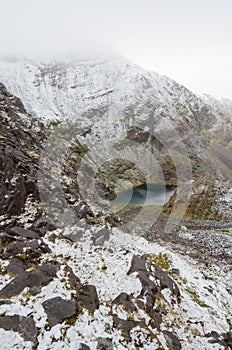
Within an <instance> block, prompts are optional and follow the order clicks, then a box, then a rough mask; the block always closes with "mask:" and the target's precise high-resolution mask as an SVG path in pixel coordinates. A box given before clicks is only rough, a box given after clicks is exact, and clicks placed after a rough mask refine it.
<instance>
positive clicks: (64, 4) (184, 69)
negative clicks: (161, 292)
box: [0, 0, 232, 99]
mask: <svg viewBox="0 0 232 350" xmlns="http://www.w3.org/2000/svg"><path fill="white" fill-rule="evenodd" d="M231 13H232V2H231V0H221V1H217V0H216V1H215V0H214V1H212V0H211V1H209V0H204V1H200V0H195V1H191V0H159V1H157V0H83V1H80V0H47V1H45V0H39V1H35V0H0V56H6V55H12V54H13V55H18V56H22V55H23V56H33V57H36V56H47V57H53V56H56V57H61V56H69V55H81V56H89V55H103V54H104V55H105V54H107V55H108V54H111V53H114V54H115V53H116V52H118V53H120V54H121V55H123V56H125V57H127V58H128V59H130V60H131V61H133V62H135V63H137V64H139V65H141V66H143V67H144V68H146V69H150V70H154V71H157V72H158V73H161V74H165V75H167V76H169V77H171V78H173V79H175V80H176V81H178V82H180V83H182V84H184V85H185V86H187V87H188V88H190V89H192V90H193V91H195V92H198V93H203V92H206V93H209V94H212V95H214V96H216V97H228V98H231V99H232V70H231V62H232V47H231V38H232V21H231V18H230V17H231Z"/></svg>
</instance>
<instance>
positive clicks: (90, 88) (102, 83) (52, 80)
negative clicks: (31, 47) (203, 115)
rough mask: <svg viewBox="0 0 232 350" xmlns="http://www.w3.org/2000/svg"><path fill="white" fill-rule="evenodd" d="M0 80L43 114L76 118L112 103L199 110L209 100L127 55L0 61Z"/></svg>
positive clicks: (40, 115)
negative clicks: (62, 59)
mask: <svg viewBox="0 0 232 350" xmlns="http://www.w3.org/2000/svg"><path fill="white" fill-rule="evenodd" d="M0 80H1V81H2V82H3V83H4V84H5V85H6V87H7V89H8V90H9V91H10V92H12V93H13V94H14V95H16V96H18V97H20V99H21V100H22V101H23V103H24V104H25V106H26V108H27V110H28V111H29V112H30V113H32V114H33V115H35V116H36V117H38V118H43V119H45V120H49V119H56V118H58V119H64V118H70V119H74V120H75V119H76V118H79V117H80V114H82V113H83V112H86V111H88V110H92V109H95V108H99V107H104V106H109V105H110V104H111V103H124V104H125V106H127V105H132V104H135V103H137V104H138V103H142V104H145V103H146V102H150V103H153V104H156V105H157V106H160V105H161V106H164V105H166V106H168V107H171V106H176V108H181V106H185V109H186V110H189V112H190V111H198V110H199V108H201V107H202V106H203V105H204V102H203V101H202V100H201V99H200V98H199V97H197V96H196V95H194V94H193V93H191V92H190V91H189V90H187V89H186V88H184V87H183V86H181V85H180V84H177V83H176V82H174V81H173V80H171V79H169V78H167V77H165V76H161V75H159V74H157V73H154V72H148V71H146V70H144V69H142V68H140V67H138V66H137V65H135V64H133V63H131V62H129V61H127V60H126V59H124V58H122V57H112V58H108V59H104V60H100V59H91V60H90V59H86V60H71V61H65V62H56V61H54V62H46V61H40V60H30V59H18V60H17V59H16V60H14V61H4V60H1V62H0Z"/></svg>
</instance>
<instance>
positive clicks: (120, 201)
mask: <svg viewBox="0 0 232 350" xmlns="http://www.w3.org/2000/svg"><path fill="white" fill-rule="evenodd" d="M174 192H175V190H173V189H170V188H167V187H166V186H162V185H154V184H144V185H140V186H138V187H134V188H131V189H129V190H126V191H124V192H121V193H119V194H118V195H117V197H116V198H115V199H114V200H113V201H112V204H116V205H125V204H130V205H138V206H145V205H152V204H156V205H164V204H165V203H167V202H168V201H169V199H170V197H171V196H172V194H173V193H174Z"/></svg>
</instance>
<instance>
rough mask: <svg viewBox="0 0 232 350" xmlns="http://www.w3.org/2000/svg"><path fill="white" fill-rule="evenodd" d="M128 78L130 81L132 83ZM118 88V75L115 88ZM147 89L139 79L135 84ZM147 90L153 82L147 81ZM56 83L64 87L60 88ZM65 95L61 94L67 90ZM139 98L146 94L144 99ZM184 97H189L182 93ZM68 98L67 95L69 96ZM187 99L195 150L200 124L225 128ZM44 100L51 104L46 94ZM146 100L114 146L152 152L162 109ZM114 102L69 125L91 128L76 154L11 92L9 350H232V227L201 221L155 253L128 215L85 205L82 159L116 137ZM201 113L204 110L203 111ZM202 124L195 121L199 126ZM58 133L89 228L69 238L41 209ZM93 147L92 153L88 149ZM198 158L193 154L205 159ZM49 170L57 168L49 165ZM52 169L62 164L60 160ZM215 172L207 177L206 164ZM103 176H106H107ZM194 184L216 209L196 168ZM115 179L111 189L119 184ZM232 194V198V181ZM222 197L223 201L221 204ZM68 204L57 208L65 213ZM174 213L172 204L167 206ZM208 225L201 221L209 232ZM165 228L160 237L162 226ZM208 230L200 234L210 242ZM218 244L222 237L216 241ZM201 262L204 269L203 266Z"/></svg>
mask: <svg viewBox="0 0 232 350" xmlns="http://www.w3.org/2000/svg"><path fill="white" fill-rule="evenodd" d="M89 69H90V68H89ZM94 69H96V66H95V65H94ZM4 74H5V73H4ZM49 74H50V73H49ZM129 75H130V76H131V72H130V74H129ZM21 78H22V76H21ZM21 78H20V79H21ZM111 78H112V76H111V77H110V78H109V80H110V79H111ZM137 79H138V77H137V76H136V79H135V80H136V81H137ZM15 81H16V80H15ZM29 81H30V80H29ZM52 81H53V78H52ZM58 81H59V79H58ZM142 81H143V83H144V80H143V79H142ZM165 81H166V80H165ZM53 82H54V81H53ZM60 82H62V79H60ZM37 83H38V82H37ZM57 83H58V82H57ZM143 83H142V86H144V85H143ZM54 84H55V85H56V82H54ZM173 84H174V83H173ZM19 86H20V85H19ZM173 86H174V85H173ZM21 89H22V88H21ZM60 89H61V90H62V86H60ZM140 89H141V92H142V90H143V88H141V87H140ZM173 89H174V87H173ZM176 89H177V90H178V87H176ZM22 91H23V89H22ZM89 91H91V90H89ZM136 91H137V87H136ZM184 92H185V89H184V88H183V90H182V92H176V96H175V98H176V100H175V101H176V102H175V105H176V103H178V99H180V100H181V98H182V97H181V96H182V94H183V93H184ZM27 93H28V94H30V93H33V89H32V92H30V91H29V88H28V90H27ZM60 94H61V95H62V91H61V92H60ZM178 94H179V95H178ZM186 94H187V95H188V94H189V95H188V96H189V97H188V98H189V101H188V104H187V106H186V107H183V106H181V113H182V112H183V115H182V114H180V116H179V119H178V120H177V121H176V124H175V129H178V128H179V129H178V130H179V132H180V133H182V134H181V135H182V137H183V135H184V134H183V133H184V130H190V129H191V125H189V129H188V127H186V129H184V127H183V125H185V126H187V125H188V122H187V120H188V118H190V116H192V115H194V119H193V125H194V123H195V126H194V127H193V128H194V134H193V136H190V135H189V134H188V137H187V143H186V144H187V145H188V150H190V149H191V147H193V145H196V144H197V140H198V137H199V136H201V129H200V126H199V125H200V123H203V124H204V123H206V121H207V123H209V124H207V125H209V126H210V125H211V124H210V123H211V122H212V130H213V128H214V127H215V125H217V124H215V123H213V121H214V120H216V118H217V120H218V109H219V107H217V108H218V109H217V110H215V111H216V112H215V111H214V112H212V111H211V109H210V108H209V107H204V106H205V105H204V104H203V105H202V106H203V107H199V106H200V105H197V102H196V101H195V102H194V103H193V107H191V108H193V110H191V111H190V106H192V105H191V98H192V97H191V96H193V95H191V93H190V92H189V93H188V92H186ZM187 95H186V96H187ZM41 96H42V97H41V99H42V100H43V98H44V97H43V96H44V95H43V94H41ZM131 96H132V93H131V95H130V91H129V92H128V97H127V98H126V99H128V101H129V100H130V98H131ZM139 96H140V101H139V102H138V101H137V102H136V103H135V105H133V104H131V100H130V101H129V102H128V101H127V102H128V105H127V106H126V108H125V106H124V107H123V109H120V118H119V119H120V122H119V123H118V124H119V125H115V123H113V124H110V123H108V124H107V125H108V126H109V136H108V138H109V140H108V143H107V145H108V144H109V143H110V142H112V140H114V132H116V133H117V131H122V134H123V133H124V134H125V132H124V131H125V130H126V135H127V139H129V140H132V141H133V140H134V141H135V142H136V145H137V144H139V145H141V144H143V143H144V144H146V143H147V141H148V139H149V134H148V135H147V134H146V130H144V128H142V127H143V126H144V125H147V121H148V116H149V118H150V114H149V113H151V110H152V111H153V110H154V103H153V104H149V105H148V104H147V99H146V98H145V102H144V103H143V104H142V102H141V101H142V100H143V98H144V97H143V96H142V95H139ZM177 96H179V98H177ZM25 98H26V95H25ZM49 98H50V97H49ZM186 98H187V97H186ZM70 99H71V98H70ZM103 99H105V97H104V96H99V100H98V99H97V100H98V102H96V101H95V102H96V106H97V107H96V106H95V105H94V108H93V109H91V111H90V110H89V109H88V106H87V110H88V112H86V114H85V113H83V124H81V123H80V125H79V124H78V125H77V124H76V123H73V124H70V125H73V126H74V127H75V128H76V129H78V128H79V129H80V130H78V132H79V133H78V137H79V134H80V141H81V142H79V139H78V140H75V142H74V143H72V142H71V145H70V141H73V140H72V139H71V140H70V139H69V138H68V139H65V137H66V136H67V135H66V129H67V127H65V128H64V129H63V128H62V126H60V125H59V123H58V124H57V121H54V122H53V123H51V126H50V129H49V128H48V127H46V126H44V125H43V124H42V123H41V122H40V121H38V120H37V119H36V118H35V116H33V117H32V116H31V115H30V114H28V113H27V112H26V110H25V108H24V106H23V105H22V103H21V101H20V100H19V99H18V98H16V97H14V96H13V95H11V94H10V93H9V92H8V91H7V90H6V88H5V87H4V86H3V85H0V116H1V119H0V125H1V154H0V155H1V157H0V159H1V173H0V175H1V176H0V181H1V210H2V212H1V214H2V215H1V217H0V232H1V237H0V238H1V239H0V241H1V246H0V248H1V276H0V280H1V290H0V299H1V300H0V313H1V316H0V334H1V339H2V344H1V346H2V348H3V349H5V350H12V349H20V350H21V349H39V350H44V349H45V348H46V349H48V348H50V349H70V348H71V349H72V348H73V349H76V348H79V349H91V350H95V349H118V350H126V349H134V350H136V349H138V348H144V349H157V350H158V349H165V350H170V349H183V350H192V349H193V348H194V349H199V350H200V349H209V350H211V349H216V350H222V349H231V348H232V345H231V321H230V320H231V315H230V305H231V302H232V301H231V285H230V281H231V271H230V265H229V258H230V256H231V254H230V251H231V226H228V224H227V222H225V223H223V224H224V225H225V226H223V227H221V226H220V221H218V223H217V225H219V226H217V225H216V224H214V226H215V227H214V229H212V226H209V230H208V231H205V230H204V229H202V227H201V226H200V225H201V221H200V222H199V221H196V222H195V227H193V223H192V222H190V221H189V220H187V222H185V223H183V226H182V227H181V228H180V230H179V233H178V235H176V234H175V235H173V236H170V235H166V237H165V238H166V239H164V237H158V236H156V235H153V236H152V237H150V238H151V240H153V242H148V241H147V240H146V239H145V238H142V237H141V236H138V235H135V234H134V232H126V231H123V230H121V229H120V225H121V223H120V220H119V221H117V220H118V218H117V216H114V215H108V214H107V212H106V213H104V212H100V211H99V210H98V209H97V208H95V207H91V205H87V203H85V198H84V197H83V193H82V192H81V191H80V187H79V182H78V178H76V177H75V174H76V171H77V168H78V167H77V166H78V165H79V163H80V162H81V160H82V157H83V156H85V154H86V153H87V152H88V147H91V146H92V145H93V147H94V145H95V144H96V143H97V140H98V138H97V135H98V136H99V135H100V136H102V135H103V136H104V135H105V134H104V133H101V129H102V128H103V125H104V121H105V120H106V119H104V111H103V110H102V109H101V108H102V104H104V103H105V102H104V103H103V102H102V101H103ZM43 101H44V100H43ZM48 101H49V99H48ZM51 101H53V100H51ZM156 101H157V104H160V103H161V102H159V99H158V98H157V99H156ZM95 102H94V104H95ZM108 102H109V101H108ZM153 102H154V101H153ZM185 102H186V101H185ZM98 103H99V105H97V104H98ZM201 103H202V102H200V100H199V104H201ZM100 106H101V107H100ZM43 107H44V108H45V109H44V111H48V110H49V108H48V105H47V107H46V104H44V105H43ZM169 107H170V105H169V104H166V107H165V103H164V104H163V105H162V111H161V112H160V113H161V114H159V115H162V116H163V118H167V117H168V115H169V113H170V110H171V109H170V108H169ZM46 108H47V109H46ZM105 108H106V107H105ZM165 108H166V109H165ZM175 108H176V107H175ZM201 108H203V109H201ZM204 108H206V109H204ZM215 108H216V107H215ZM220 108H222V107H220ZM99 109H100V110H99ZM177 109H178V108H176V109H175V114H173V115H172V116H170V120H169V122H172V121H173V120H174V119H175V118H174V116H176V115H177ZM51 110H52V109H50V111H51ZM139 110H140V111H141V110H144V111H145V112H144V115H143V117H144V125H143V124H139V125H136V126H137V127H138V126H139V127H141V128H139V127H138V128H137V129H136V128H135V127H134V125H132V126H133V128H131V125H129V124H128V125H127V124H126V126H128V128H126V129H125V130H124V128H125V120H126V119H127V118H128V119H129V120H130V119H131V118H132V116H133V117H135V115H137V114H136V113H138V114H139ZM184 111H185V112H186V114H185V113H184ZM203 111H204V116H203V117H204V118H202V119H201V118H200V113H203ZM117 112H118V109H117ZM148 112H149V113H148ZM98 113H99V114H98ZM208 113H209V114H208ZM211 113H212V115H211ZM223 113H225V112H223ZM108 115H109V114H108ZM110 115H111V114H110ZM139 115H140V114H139ZM91 118H92V119H91ZM102 118H103V119H102ZM228 118H229V114H228ZM158 119H159V118H158ZM172 119H173V120H172ZM85 120H89V121H90V122H89V123H90V124H88V127H90V125H91V128H90V129H91V131H89V130H87V128H86V125H85ZM191 120H192V118H190V121H189V123H190V122H191ZM199 120H200V122H199ZM228 120H229V119H228ZM183 123H184V124H183ZM109 124H110V125H109ZM222 124H223V123H222ZM81 125H82V126H83V127H81ZM181 125H182V126H181ZM204 125H205V124H204ZM225 125H226V122H225V124H223V126H221V127H220V128H219V129H217V130H219V131H220V133H221V134H220V135H223V140H224V135H225V133H224V131H225ZM111 126H112V128H111ZM76 129H75V131H76ZM198 129H199V130H198ZM56 132H58V135H61V136H62V137H63V138H64V139H65V143H64V145H65V147H66V144H68V148H67V153H66V155H65V158H64V164H63V168H62V172H61V183H62V186H63V192H64V193H65V195H64V198H65V199H66V201H67V202H68V203H69V204H70V205H71V207H72V208H74V209H75V213H76V215H77V217H78V215H79V217H78V220H77V221H76V222H73V223H72V225H67V226H64V227H60V228H57V227H55V226H54V223H52V222H51V220H50V219H51V217H50V218H49V217H47V216H46V208H44V206H43V205H41V202H40V197H39V193H38V192H39V191H38V181H37V174H38V170H39V167H41V165H42V163H41V160H40V156H41V152H42V151H41V150H42V149H43V147H44V146H45V145H46V144H48V141H47V140H49V142H51V141H52V139H51V136H50V135H51V134H52V135H55V136H56ZM86 132H87V133H86ZM85 133H86V134H85ZM195 133H196V135H195ZM212 135H213V136H212V138H216V137H217V140H218V142H219V141H220V142H221V141H222V139H220V137H219V132H217V136H215V133H213V134H212ZM68 136H70V134H68ZM191 137H192V138H191ZM122 140H123V139H122V137H121V135H120V140H119V141H120V144H119V146H118V147H122ZM123 142H128V140H126V141H125V140H123ZM150 142H151V141H150V139H149V146H150V145H151V144H152V142H153V143H154V144H155V146H156V148H158V149H160V148H162V145H160V144H159V142H158V141H157V140H156V139H155V138H154V139H153V141H152V142H151V143H150ZM204 142H205V139H204V138H202V140H199V144H197V146H196V147H197V148H196V149H197V150H199V154H198V155H197V159H198V160H197V162H198V161H199V159H204V156H205V153H206V150H205V149H204V147H205V145H206V143H204ZM86 144H87V145H88V147H87V146H86V147H87V148H86V147H83V145H86ZM61 145H62V144H61ZM203 146H204V147H203ZM222 146H223V147H227V145H222ZM97 149H98V148H97ZM196 149H195V148H194V151H195V152H196ZM209 149H211V148H209ZM52 150H53V156H54V155H56V149H55V147H54V148H53V149H52ZM165 152H166V150H163V154H161V156H160V158H161V159H160V164H162V163H161V160H162V157H163V156H166V153H168V152H166V153H165ZM207 152H208V149H207ZM51 153H52V152H51ZM64 153H65V152H64ZM103 154H104V153H103ZM136 156H137V155H136ZM190 158H191V160H193V159H194V157H190ZM219 160H220V162H221V163H223V164H224V165H225V167H224V168H223V170H224V173H225V174H224V173H223V174H222V172H221V171H218V173H217V172H216V173H217V174H218V177H217V181H218V183H216V182H215V186H216V187H217V191H218V187H219V186H221V183H222V182H221V181H220V179H221V180H223V181H224V176H226V174H228V172H227V173H226V170H227V171H228V169H230V167H229V166H230V165H228V162H225V161H224V160H223V161H222V160H221V158H220V157H219V156H218V157H217V158H216V157H215V160H214V163H213V164H214V165H215V169H216V170H217V169H219V170H220V169H221V167H222V164H221V163H220V164H221V165H220V166H221V167H218V164H217V161H219ZM168 161H170V160H169V159H168ZM165 164H166V163H165V162H164V164H163V165H162V166H163V168H162V170H163V171H165V170H166V171H167V175H166V180H168V179H170V178H171V176H170V173H171V171H170V168H171V166H169V167H168V168H167V167H165ZM192 164H193V163H192ZM210 164H211V163H210ZM45 165H46V167H48V168H49V163H46V164H45ZM52 165H53V166H54V165H55V166H57V165H59V159H56V160H55V162H53V163H52ZM113 165H115V163H111V164H110V165H109V169H114V167H113ZM119 165H120V167H121V168H123V166H124V169H122V170H120V167H119ZM122 165H123V166H122ZM207 165H208V163H207ZM212 166H213V165H212ZM46 167H44V168H43V171H45V173H44V174H46V176H47V177H45V178H46V179H47V181H46V182H47V183H48V184H49V186H48V187H46V190H48V191H49V192H50V193H51V195H52V194H53V195H54V196H55V193H56V192H55V191H54V187H53V185H54V179H56V175H57V169H53V168H52V169H48V170H49V171H48V173H47V172H46V169H47V168H46ZM193 168H194V167H193ZM104 169H106V167H104ZM104 169H103V170H104ZM116 169H117V172H118V170H120V171H122V175H123V176H122V178H123V179H124V180H125V178H126V175H128V169H129V167H128V164H120V163H117V164H116ZM130 169H131V172H129V177H130V178H132V179H133V176H134V177H135V175H133V174H136V176H137V175H138V172H135V171H134V170H133V168H130ZM204 169H207V166H206V165H205V168H204ZM135 170H136V169H135ZM120 171H119V174H120ZM208 171H209V170H208ZM102 173H103V175H104V171H103V172H102ZM106 173H107V172H106ZM193 173H194V174H195V181H196V182H197V186H199V187H196V188H195V190H197V189H199V190H200V191H201V192H200V193H201V199H202V203H203V205H204V206H206V203H207V202H205V198H206V197H207V196H208V194H209V193H208V192H207V189H206V188H203V187H204V186H203V181H202V180H203V179H201V178H200V176H199V174H200V171H198V175H197V167H196V169H195V170H194V171H193ZM84 174H85V173H84ZM214 174H215V173H214ZM101 175H102V174H100V175H99V179H100V180H99V186H100V185H101V183H102V182H101V181H103V183H104V180H105V179H106V178H104V176H103V180H102V177H101ZM49 176H50V177H49ZM53 177H54V178H53ZM112 178H113V176H112ZM112 178H110V181H108V182H109V183H112ZM206 179H207V177H206V178H204V181H205V184H206V185H207V184H208V185H209V184H210V182H206ZM211 179H212V178H210V180H211ZM86 180H87V179H86ZM106 180H107V179H106ZM108 180H109V179H108ZM200 180H201V182H200ZM50 181H51V182H50ZM227 186H228V188H229V186H230V184H229V182H228V185H227ZM200 188H201V189H200ZM104 189H105V188H104V187H103V190H104ZM223 191H224V189H223V188H222V189H221V190H220V193H219V194H220V195H221V197H222V198H223ZM110 193H111V192H110ZM211 193H212V192H211ZM227 195H228V192H227ZM217 198H218V200H219V199H220V196H219V197H217ZM222 198H221V201H222ZM62 199H63V198H58V202H57V204H59V203H60V202H59V200H62ZM214 199H215V198H214ZM224 199H225V197H224ZM198 201H199V196H195V197H194V198H193V202H192V203H197V202H198ZM229 203H230V202H229V200H228V201H226V203H224V206H223V205H222V207H221V210H222V211H223V210H224V209H223V208H224V207H227V208H228V207H229ZM171 204H172V203H171V202H170V203H169V204H168V205H171ZM168 205H167V208H166V210H168ZM211 205H212V203H211ZM194 208H195V204H194ZM56 209H57V210H59V209H60V206H59V205H57V206H56ZM217 209H218V207H217ZM199 210H201V208H199ZM207 210H208V209H207ZM191 212H192V211H191ZM58 213H59V211H58V212H55V214H56V215H58ZM196 215H197V211H196ZM204 223H205V222H204V221H202V225H204ZM188 224H189V225H190V226H188ZM207 224H208V225H210V223H207ZM117 226H118V227H117ZM156 226H157V227H156V232H157V228H159V225H158V223H157V225H156ZM197 230H201V231H200V232H199V233H200V234H198V231H197ZM202 230H203V231H202ZM153 233H154V232H153ZM159 233H161V231H160V232H159ZM209 235H211V236H212V239H210V240H209V239H208V237H209ZM161 236H162V235H161ZM160 238H161V239H160ZM183 242H184V244H183ZM192 242H193V243H194V247H193V249H192V247H191V245H192V244H193V243H192ZM214 242H215V243H214ZM219 243H220V244H219ZM199 254H200V255H201V258H204V259H202V260H201V261H199V256H198V255H199ZM227 255H228V256H227ZM190 256H191V257H190ZM217 257H219V258H218V259H217ZM213 258H216V259H213Z"/></svg>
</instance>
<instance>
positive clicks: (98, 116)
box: [0, 57, 231, 215]
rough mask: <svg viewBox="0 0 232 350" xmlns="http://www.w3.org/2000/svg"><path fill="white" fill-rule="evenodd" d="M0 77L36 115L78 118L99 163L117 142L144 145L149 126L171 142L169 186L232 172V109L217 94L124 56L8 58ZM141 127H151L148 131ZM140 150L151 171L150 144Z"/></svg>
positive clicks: (164, 162) (166, 161)
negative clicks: (202, 93)
mask: <svg viewBox="0 0 232 350" xmlns="http://www.w3.org/2000/svg"><path fill="white" fill-rule="evenodd" d="M0 81H2V82H3V83H4V84H5V86H6V87H7V89H8V90H9V91H10V92H11V93H13V94H15V95H16V96H19V97H20V99H21V100H22V101H23V103H24V105H25V107H26V109H27V110H28V111H29V112H30V113H31V114H32V115H33V116H34V117H35V118H37V119H40V120H43V121H45V122H47V123H54V122H56V120H60V121H65V120H67V119H68V120H69V121H72V123H74V124H75V126H76V129H78V139H80V140H81V142H82V143H84V144H86V146H87V147H88V149H89V150H91V152H92V153H93V155H94V158H96V159H95V160H96V162H97V163H98V164H102V163H104V162H105V161H106V160H107V159H108V158H109V157H110V156H111V157H112V156H113V155H114V156H115V155H116V156H118V155H120V154H122V153H123V151H122V150H119V151H118V153H112V144H116V143H119V142H120V144H121V146H122V145H123V142H122V140H124V139H125V137H127V136H128V135H130V137H129V138H130V139H131V140H132V141H133V142H137V144H138V143H140V144H141V140H146V137H147V136H146V135H145V133H146V131H148V132H150V134H151V135H153V136H154V137H153V138H152V137H150V138H149V140H150V142H151V143H152V141H151V140H152V139H153V140H154V139H157V137H158V142H159V143H161V144H162V146H163V150H162V151H161V153H162V152H163V153H162V154H161V156H159V155H158V163H159V164H160V165H161V168H162V171H163V174H165V175H164V176H165V181H166V182H167V183H168V184H169V185H176V184H177V178H178V180H179V182H184V181H185V180H186V182H188V181H189V180H192V177H191V176H192V175H191V174H190V173H191V172H192V173H193V177H194V180H198V179H199V178H200V181H201V183H203V182H204V180H205V179H206V182H207V183H209V182H210V181H211V182H214V181H215V179H217V180H219V181H221V180H222V179H223V176H225V177H226V178H227V179H230V178H231V176H230V174H231V164H230V161H229V152H230V148H229V149H227V148H226V150H225V145H224V144H223V142H224V140H225V139H228V138H230V135H231V133H230V131H231V114H230V112H228V111H230V109H228V108H227V109H225V108H224V109H222V107H220V111H219V110H218V109H217V108H216V107H215V102H214V103H212V101H211V99H209V98H206V97H204V98H201V97H199V96H197V95H195V94H193V93H192V92H191V91H189V90H188V89H186V88H185V87H184V86H182V85H180V84H178V83H176V82H175V81H173V80H171V79H169V78H167V77H165V76H161V75H159V74H157V73H154V72H148V71H146V70H144V69H142V68H140V67H138V66H137V65H135V64H133V63H131V62H129V61H127V60H126V59H124V58H122V57H110V58H104V59H99V58H98V59H94V58H92V59H72V60H66V61H63V62H60V61H59V62H58V61H57V62H56V61H53V62H51V61H46V60H31V59H14V60H2V61H0ZM222 105H223V106H224V104H222ZM140 129H143V130H144V131H145V133H144V132H143V134H142V135H141V132H140V131H139V130H140ZM157 133H158V134H157ZM79 136H80V138H79ZM155 142H156V141H155ZM147 144H148V142H147ZM146 147H147V146H146ZM140 148H141V149H140V150H139V149H138V151H137V152H136V154H135V152H134V153H133V154H132V152H130V154H129V157H130V158H131V161H133V162H134V163H136V162H138V165H140V166H142V168H143V169H146V168H147V169H149V168H150V165H149V164H148V163H146V161H145V158H146V157H144V149H143V147H140ZM172 148H174V150H172ZM124 149H125V147H124ZM151 149H153V145H151ZM164 149H166V153H165V152H164ZM114 151H115V148H114ZM148 151H149V152H150V150H148ZM172 151H173V152H172ZM224 151H225V152H224ZM175 152H177V153H178V155H177V156H176V157H175V159H174V161H173V162H171V161H170V155H171V157H172V156H173V154H174V153H175ZM111 153H112V154H111ZM150 153H151V152H150ZM168 153H169V154H168ZM224 154H225V155H224ZM168 157H169V158H168ZM142 158H144V161H143V162H142V163H141V161H140V159H142ZM138 159H139V160H138ZM178 159H183V161H182V162H179V161H178ZM188 159H189V163H188ZM173 163H174V164H173ZM175 167H176V168H178V169H179V170H180V171H179V174H177V178H176V177H175V176H174V175H173V173H174V172H175ZM181 170H182V178H181V176H180V172H181ZM149 180H150V182H154V181H155V180H156V181H157V179H154V178H153V179H152V178H151V179H150V178H149ZM158 180H159V181H161V179H160V176H158ZM198 214H199V213H198ZM198 214H197V215H198Z"/></svg>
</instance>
